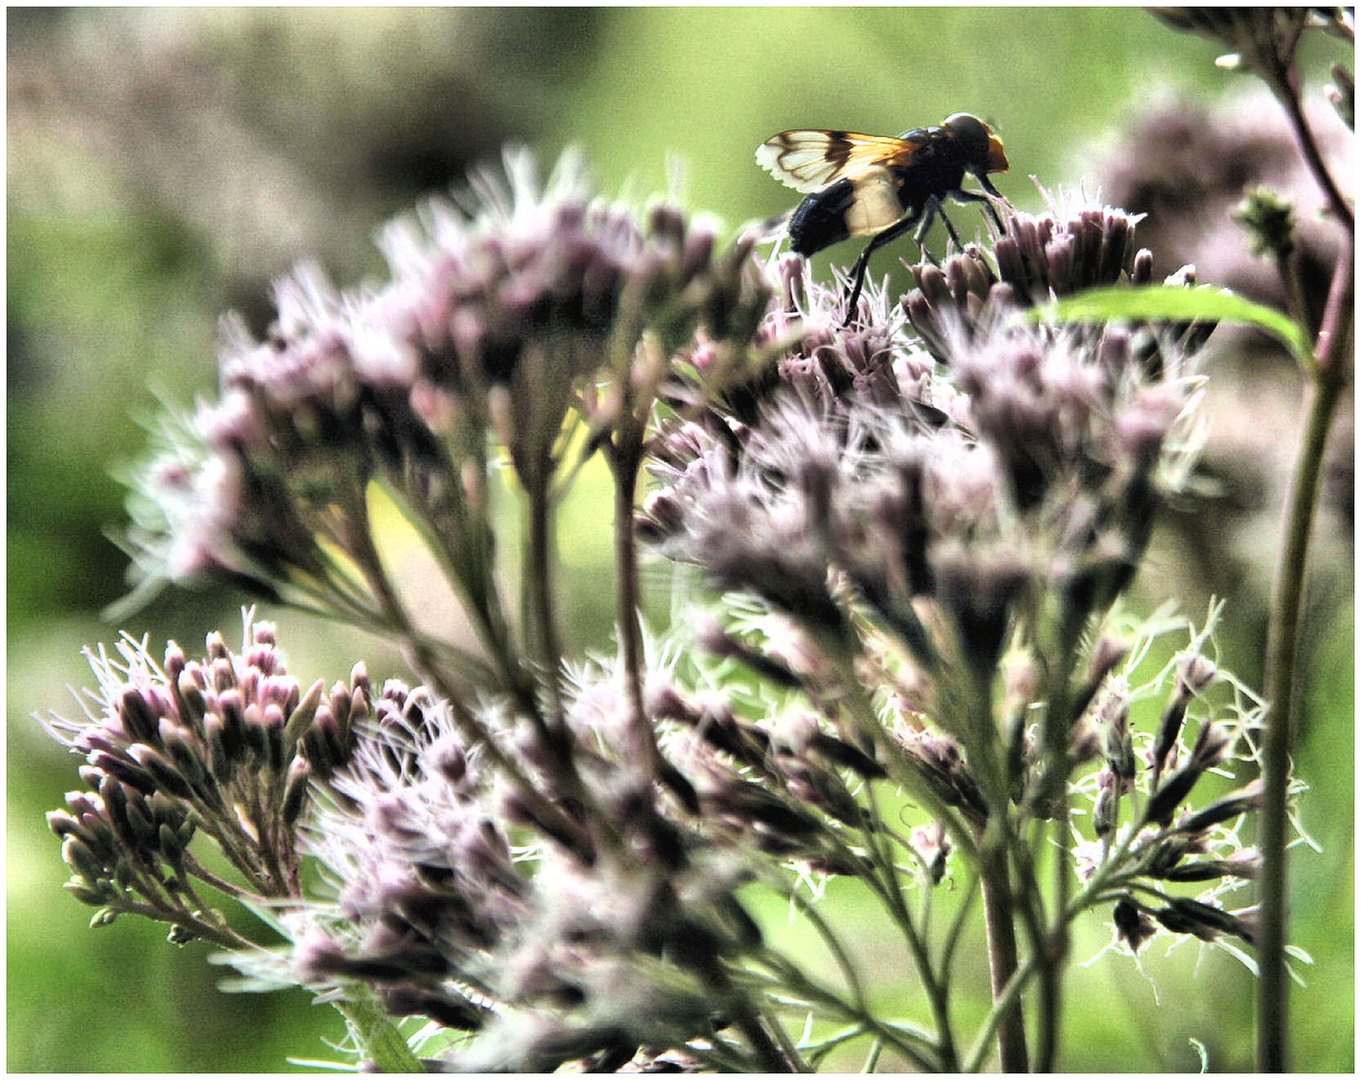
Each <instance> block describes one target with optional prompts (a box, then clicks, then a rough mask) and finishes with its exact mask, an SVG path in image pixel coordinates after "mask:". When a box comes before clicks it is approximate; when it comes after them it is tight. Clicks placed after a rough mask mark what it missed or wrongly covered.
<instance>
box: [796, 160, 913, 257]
mask: <svg viewBox="0 0 1361 1080" xmlns="http://www.w3.org/2000/svg"><path fill="white" fill-rule="evenodd" d="M903 195H904V188H903V186H902V184H901V182H900V180H899V178H898V177H897V176H896V175H895V174H894V171H893V170H891V169H876V170H874V171H873V172H871V173H867V174H865V175H863V176H858V177H856V178H854V179H852V178H850V177H843V178H842V179H840V180H838V181H837V182H836V183H834V184H831V185H829V186H827V187H825V188H823V189H822V190H821V191H815V192H814V193H813V194H812V195H809V196H808V197H807V198H806V199H804V200H803V202H801V203H799V205H798V208H797V209H796V210H795V211H794V216H793V217H792V218H791V219H790V221H789V240H790V247H792V248H793V249H794V251H795V253H797V254H799V255H804V256H808V255H813V254H815V253H817V252H819V251H821V250H822V249H823V248H827V247H831V246H832V245H833V244H835V243H838V242H839V241H841V240H846V239H848V238H849V237H852V236H867V235H869V234H870V233H876V232H879V231H880V230H882V229H886V228H888V227H889V226H890V225H892V224H893V223H894V222H895V221H897V220H898V219H899V218H901V217H902V216H903V215H904V214H905V213H907V212H908V210H910V209H911V208H912V207H911V203H905V202H904V201H903Z"/></svg>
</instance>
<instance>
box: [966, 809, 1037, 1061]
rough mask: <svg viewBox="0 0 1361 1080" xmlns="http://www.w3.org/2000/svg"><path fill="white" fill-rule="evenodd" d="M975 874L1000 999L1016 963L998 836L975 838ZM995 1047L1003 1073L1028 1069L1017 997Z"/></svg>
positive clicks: (995, 995) (1008, 893)
mask: <svg viewBox="0 0 1361 1080" xmlns="http://www.w3.org/2000/svg"><path fill="white" fill-rule="evenodd" d="M978 874H979V880H980V881H981V882H982V885H983V916H984V921H985V924H986V926H987V934H988V968H989V972H990V974H991V976H992V996H993V1001H994V1002H997V1001H1000V999H1001V998H1002V995H1003V993H1004V992H1005V991H1006V989H1007V985H1008V984H1009V983H1010V982H1011V981H1012V978H1013V977H1014V976H1015V974H1016V969H1017V966H1018V955H1017V950H1016V923H1015V919H1014V917H1013V913H1014V907H1015V905H1014V902H1013V899H1012V894H1011V874H1010V870H1009V868H1008V865H1007V854H1006V851H1005V849H1004V848H1003V847H1002V845H1001V844H999V843H998V842H997V839H996V838H994V837H992V836H987V835H983V834H980V835H979V837H978ZM997 1048H998V1052H999V1054H1000V1056H1001V1068H1002V1071H1003V1072H1021V1073H1023V1072H1029V1071H1030V1059H1029V1054H1028V1053H1027V1052H1026V1041H1025V1018H1024V1016H1023V1014H1022V1012H1021V1002H1020V998H1019V997H1017V998H1016V999H1015V1000H1014V1001H1012V1002H1011V1003H1010V1004H1009V1005H1008V1006H1007V1007H1006V1009H1005V1010H1003V1012H1002V1014H1001V1016H1000V1018H999V1021H998V1025H997Z"/></svg>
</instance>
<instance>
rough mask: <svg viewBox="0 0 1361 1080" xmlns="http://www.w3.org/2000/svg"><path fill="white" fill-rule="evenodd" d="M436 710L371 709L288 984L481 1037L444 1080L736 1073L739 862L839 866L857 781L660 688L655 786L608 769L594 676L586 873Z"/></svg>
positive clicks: (810, 731)
mask: <svg viewBox="0 0 1361 1080" xmlns="http://www.w3.org/2000/svg"><path fill="white" fill-rule="evenodd" d="M447 710H448V706H447V703H445V702H441V701H438V700H436V699H435V698H434V697H433V696H432V695H430V694H429V692H428V691H426V690H424V689H423V688H417V689H415V690H409V689H408V688H407V687H406V686H404V685H402V684H400V683H396V682H390V683H389V684H388V685H387V687H385V689H384V691H383V693H382V695H381V696H380V697H379V698H378V699H377V700H376V702H375V715H376V725H375V727H374V730H373V731H372V732H371V733H369V737H367V738H365V739H364V740H363V741H362V742H361V744H360V747H359V749H358V750H357V752H356V754H355V758H354V762H353V764H352V765H351V767H350V768H349V769H348V770H347V771H346V772H345V773H343V774H341V775H339V776H338V777H337V778H336V780H335V782H334V795H333V797H332V801H331V804H330V806H329V808H328V809H327V810H325V811H324V812H323V813H322V814H320V815H319V816H318V817H317V818H316V819H315V821H314V823H313V825H312V827H311V830H310V835H311V837H312V840H311V843H310V846H311V847H312V848H313V849H314V850H315V852H316V854H317V855H318V856H319V858H320V860H321V862H322V864H323V865H324V866H325V867H326V868H327V872H328V876H330V877H331V878H332V879H333V880H334V881H335V882H336V883H337V886H338V890H337V895H336V899H335V903H334V904H333V905H325V906H320V907H316V908H313V909H312V910H311V912H310V915H309V921H308V925H307V929H306V930H302V931H300V932H299V933H298V938H297V940H298V946H297V948H296V950H295V954H294V959H293V964H294V975H295V977H297V978H299V979H300V980H301V981H303V982H305V983H308V984H310V985H313V986H317V987H320V988H325V987H327V986H331V985H334V984H336V983H337V982H338V981H340V982H343V981H345V980H349V981H363V982H367V983H368V984H370V985H371V986H373V987H374V988H375V989H376V990H377V991H378V993H379V995H380V998H381V1000H382V1001H383V1002H384V1004H385V1006H386V1007H387V1008H388V1009H389V1010H390V1011H391V1012H393V1013H394V1014H396V1015H399V1016H400V1015H408V1014H419V1015H422V1016H425V1017H428V1018H430V1019H431V1020H433V1021H434V1022H435V1024H436V1025H438V1026H439V1027H442V1028H446V1029H455V1030H457V1031H466V1032H478V1033H479V1034H478V1037H477V1038H476V1039H475V1040H473V1041H471V1042H468V1043H467V1044H466V1045H464V1046H462V1047H460V1048H459V1049H457V1050H456V1051H455V1052H453V1053H452V1054H451V1055H450V1056H448V1057H447V1059H446V1060H447V1062H448V1063H450V1064H452V1065H453V1066H455V1067H457V1068H460V1069H472V1070H475V1071H485V1070H498V1071H499V1070H507V1069H509V1070H511V1071H525V1072H540V1071H547V1070H551V1069H554V1068H556V1067H558V1066H559V1065H561V1064H563V1063H565V1062H568V1061H573V1060H586V1061H587V1062H588V1063H590V1064H591V1065H592V1066H593V1067H595V1068H597V1069H603V1070H605V1071H610V1070H613V1069H616V1068H618V1067H619V1066H620V1065H622V1064H623V1063H625V1062H627V1061H629V1060H630V1059H631V1058H633V1057H634V1055H635V1053H637V1052H638V1051H639V1049H640V1048H644V1047H652V1048H656V1049H662V1048H668V1047H671V1048H674V1047H683V1046H685V1045H686V1044H687V1043H689V1042H691V1041H692V1040H696V1039H699V1040H703V1042H702V1043H700V1044H698V1045H697V1046H696V1047H695V1048H694V1052H695V1053H696V1054H699V1055H700V1056H701V1057H703V1056H704V1054H705V1052H706V1048H707V1051H708V1052H709V1053H710V1054H711V1055H712V1056H710V1057H708V1058H707V1060H709V1061H710V1063H711V1064H713V1063H721V1062H723V1061H724V1060H725V1059H724V1058H723V1057H722V1053H723V1052H725V1050H726V1052H727V1053H729V1054H732V1053H735V1052H736V1049H737V1048H736V1047H734V1046H727V1047H725V1044H726V1043H727V1041H728V1040H727V1036H726V1035H725V1034H724V1029H735V1030H741V1027H740V1025H741V1022H742V1019H743V1018H744V1016H745V1015H746V1014H747V1013H748V1012H749V1011H750V1004H749V1001H748V999H747V997H746V995H745V994H744V993H742V992H741V991H740V990H739V989H738V987H737V986H736V985H735V984H734V983H733V982H732V981H731V972H732V970H733V967H732V965H735V964H740V962H741V960H742V958H743V957H745V956H749V955H751V954H753V953H756V952H759V951H760V950H761V948H762V934H761V931H760V929H759V927H758V926H757V924H756V923H755V922H754V921H753V920H752V918H751V916H750V915H749V914H748V913H747V912H746V911H745V909H744V908H743V906H742V904H741V903H740V902H739V901H738V899H737V897H736V896H735V892H734V890H735V889H736V888H737V886H739V885H741V884H743V883H745V882H746V881H748V880H749V879H750V878H751V876H752V873H753V864H752V860H751V852H752V851H753V850H759V851H766V852H773V853H777V854H778V855H779V856H780V857H790V856H791V854H792V855H794V856H795V857H797V856H802V857H804V858H805V859H807V858H808V857H809V856H810V854H811V853H815V852H818V851H820V850H821V849H824V848H825V849H827V850H829V851H831V850H834V849H835V848H836V846H837V844H838V841H837V840H836V836H837V830H836V828H835V818H836V816H837V815H840V816H842V817H845V816H848V815H849V817H850V818H851V820H852V822H853V823H855V820H856V815H857V813H858V811H857V808H856V804H855V800H854V797H853V796H852V795H851V793H850V791H849V789H848V787H847V784H846V781H845V780H844V779H843V777H842V775H841V773H840V772H839V771H838V766H839V765H841V764H842V763H843V762H844V761H847V760H851V761H854V762H856V763H857V764H861V765H862V767H864V768H867V769H868V770H869V771H870V772H871V773H872V774H877V773H878V770H877V769H876V768H875V767H874V766H873V764H872V763H869V762H867V760H866V759H865V758H864V755H861V754H859V753H858V752H857V751H855V750H854V748H852V747H846V746H844V745H842V744H841V743H840V742H839V740H837V739H835V738H834V737H832V736H830V735H827V734H826V733H823V732H819V730H818V725H817V723H816V721H814V720H811V719H808V720H806V721H805V725H804V727H805V728H806V730H805V729H802V728H801V734H800V735H799V736H798V737H793V736H788V735H778V734H776V733H774V732H772V731H769V730H767V729H766V728H764V727H761V726H756V725H753V724H751V723H748V722H744V721H741V720H739V719H737V718H736V717H735V716H734V715H733V713H732V711H731V708H730V707H729V706H727V705H726V704H724V703H723V702H722V700H721V699H711V700H707V701H706V700H701V699H697V698H695V697H693V696H692V695H688V694H686V693H684V692H682V691H681V690H680V689H678V688H677V687H676V686H675V685H674V684H673V683H672V682H670V681H669V680H666V679H664V678H661V677H658V679H657V680H656V681H655V682H654V684H653V686H652V687H651V690H650V693H649V713H650V715H652V716H654V717H655V718H656V720H657V723H658V726H659V730H660V731H661V733H662V738H663V740H664V742H665V744H666V746H667V754H666V762H665V765H664V766H663V769H662V779H661V782H660V784H658V785H655V786H654V785H653V784H651V783H649V782H648V780H647V778H646V775H645V773H644V771H643V770H641V769H640V768H639V762H637V761H636V760H633V761H631V760H630V759H629V757H628V756H627V754H626V753H621V748H626V747H627V745H628V739H629V731H628V723H627V719H626V717H627V711H628V703H627V701H626V699H625V697H624V695H623V694H622V693H621V688H620V684H619V680H618V676H617V673H616V672H614V671H611V670H608V669H599V670H595V669H592V670H591V671H589V672H587V673H584V674H583V675H582V676H581V677H580V679H579V684H578V686H577V688H576V690H575V692H574V694H573V696H572V699H571V701H570V704H569V707H568V719H569V724H570V726H571V729H572V731H573V733H574V735H575V736H576V739H575V740H574V744H573V749H572V754H573V756H574V758H575V762H576V767H577V768H578V769H579V770H580V773H581V776H582V778H583V789H582V790H583V793H584V799H585V802H584V803H583V804H582V805H579V806H577V807H576V808H575V810H574V811H573V812H574V813H575V814H576V815H577V817H578V820H579V821H580V822H581V823H582V824H583V826H587V827H589V828H590V829H591V830H592V833H593V835H594V836H595V837H596V838H597V844H596V847H595V848H594V849H593V850H592V851H591V853H590V854H589V856H585V857H583V855H582V854H581V853H579V852H576V851H573V850H572V849H571V848H569V847H568V846H566V845H563V844H558V843H555V842H553V841H552V840H551V838H549V837H546V836H544V835H543V834H542V833H538V834H535V833H528V834H527V833H526V832H525V827H526V826H532V825H534V824H535V821H536V818H535V812H534V810H533V809H532V808H531V807H529V806H527V805H526V804H525V803H524V802H523V801H522V799H521V798H520V796H519V794H518V793H517V792H516V791H515V790H514V789H513V788H511V787H509V786H508V785H506V784H505V783H504V781H503V779H501V778H499V777H498V776H497V775H496V772H495V770H493V769H491V768H489V767H488V765H487V761H486V759H485V756H484V754H483V753H482V751H481V750H480V749H479V748H478V747H471V746H469V745H468V744H467V743H466V742H465V740H464V739H463V738H462V736H461V735H460V734H459V732H458V730H457V727H456V725H454V724H453V723H451V721H450V718H449V715H448V711H447ZM485 724H486V726H487V727H488V728H489V729H491V730H492V731H494V738H495V740H496V742H497V744H498V745H500V746H501V747H502V749H503V751H504V752H505V753H506V754H507V755H510V756H513V757H514V758H516V759H517V760H518V761H519V762H520V763H521V765H522V766H523V767H524V768H525V769H526V770H527V771H529V773H530V775H531V776H533V777H534V778H535V780H536V782H537V783H538V784H539V785H541V787H542V789H543V790H544V791H546V792H549V793H550V794H552V795H554V797H556V795H557V793H555V792H554V789H553V788H552V786H551V781H552V775H553V773H552V770H551V769H550V768H548V767H546V766H544V763H542V762H538V765H539V766H540V768H536V760H535V759H536V756H537V752H536V747H535V741H534V739H533V737H532V735H531V733H530V732H528V731H527V730H525V729H524V728H523V727H522V726H521V725H518V724H516V723H515V722H514V721H513V719H512V718H511V717H510V716H508V715H500V716H497V715H489V716H487V717H485ZM569 809H571V808H569ZM726 1060H728V1061H729V1063H731V1061H732V1060H734V1059H732V1058H729V1059H726ZM736 1060H740V1059H736ZM751 1063H752V1064H762V1063H764V1064H766V1065H770V1064H772V1060H771V1059H770V1058H768V1057H767V1058H765V1059H762V1058H761V1057H760V1056H757V1057H755V1058H754V1059H752V1061H751Z"/></svg>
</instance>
